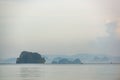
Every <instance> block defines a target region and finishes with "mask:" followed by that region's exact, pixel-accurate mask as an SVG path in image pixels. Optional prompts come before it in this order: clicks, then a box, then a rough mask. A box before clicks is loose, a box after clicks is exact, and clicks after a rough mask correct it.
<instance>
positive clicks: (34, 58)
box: [16, 51, 46, 64]
mask: <svg viewBox="0 0 120 80" xmlns="http://www.w3.org/2000/svg"><path fill="white" fill-rule="evenodd" d="M45 61H46V60H45V58H43V57H42V56H41V55H40V54H39V53H36V52H28V51H23V52H21V54H20V56H19V57H18V58H17V60H16V63H17V64H21V63H23V64H25V63H40V64H44V63H45Z"/></svg>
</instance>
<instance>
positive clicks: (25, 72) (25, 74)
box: [19, 66, 44, 80]
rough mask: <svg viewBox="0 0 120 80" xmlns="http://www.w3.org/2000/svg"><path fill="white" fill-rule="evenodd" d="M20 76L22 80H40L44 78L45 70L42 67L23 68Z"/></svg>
mask: <svg viewBox="0 0 120 80" xmlns="http://www.w3.org/2000/svg"><path fill="white" fill-rule="evenodd" d="M19 76H20V77H21V78H22V79H21V80H34V79H35V80H36V79H37V78H38V79H39V80H40V79H41V78H43V77H44V70H43V69H41V68H40V67H29V66H28V67H21V68H20V74H19Z"/></svg>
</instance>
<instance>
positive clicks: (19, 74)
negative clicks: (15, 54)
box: [0, 64, 120, 80]
mask: <svg viewBox="0 0 120 80" xmlns="http://www.w3.org/2000/svg"><path fill="white" fill-rule="evenodd" d="M0 80H120V64H108V65H107V64H98V65H97V64H81V65H40V64H6V65H5V64H4V65H0Z"/></svg>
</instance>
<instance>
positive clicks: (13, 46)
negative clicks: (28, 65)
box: [0, 0, 120, 58]
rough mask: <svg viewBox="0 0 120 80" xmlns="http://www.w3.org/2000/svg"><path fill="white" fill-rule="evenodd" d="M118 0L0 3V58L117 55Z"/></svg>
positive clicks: (119, 37)
mask: <svg viewBox="0 0 120 80" xmlns="http://www.w3.org/2000/svg"><path fill="white" fill-rule="evenodd" d="M119 8H120V0H0V58H7V57H16V56H18V55H19V54H20V52H21V51H23V50H27V51H33V52H34V51H35V52H39V53H41V54H70V55H72V54H77V53H95V54H100V53H101V54H110V55H111V54H112V55H119V54H120V53H119V52H120V49H119V48H120V27H119V26H120V9H119Z"/></svg>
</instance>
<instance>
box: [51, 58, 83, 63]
mask: <svg viewBox="0 0 120 80" xmlns="http://www.w3.org/2000/svg"><path fill="white" fill-rule="evenodd" d="M58 59H59V58H58ZM52 64H82V62H81V61H80V59H78V58H77V59H75V60H69V59H67V58H61V59H59V60H53V61H52Z"/></svg>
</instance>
